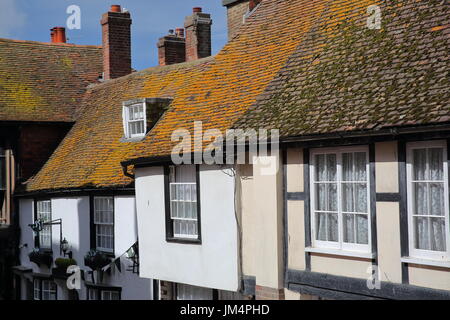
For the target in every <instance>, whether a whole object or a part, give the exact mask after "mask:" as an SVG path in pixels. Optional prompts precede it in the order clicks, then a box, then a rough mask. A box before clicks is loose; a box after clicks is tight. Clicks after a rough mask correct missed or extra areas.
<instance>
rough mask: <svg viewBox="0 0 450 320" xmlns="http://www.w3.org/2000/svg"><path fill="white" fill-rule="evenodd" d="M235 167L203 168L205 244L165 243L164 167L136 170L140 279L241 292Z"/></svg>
mask: <svg viewBox="0 0 450 320" xmlns="http://www.w3.org/2000/svg"><path fill="white" fill-rule="evenodd" d="M234 187H235V185H234V176H233V172H232V170H231V169H230V168H226V169H223V168H221V167H219V166H203V165H202V166H200V211H201V237H202V244H201V245H197V244H181V243H171V242H167V241H166V231H165V230H166V225H165V219H166V218H165V203H164V170H163V167H148V168H139V169H136V201H137V212H138V230H139V245H140V248H139V249H140V275H141V277H146V278H153V279H159V280H166V281H172V282H178V283H185V284H189V285H194V286H199V287H207V288H215V289H222V290H229V291H237V290H238V234H237V226H236V218H235V211H234Z"/></svg>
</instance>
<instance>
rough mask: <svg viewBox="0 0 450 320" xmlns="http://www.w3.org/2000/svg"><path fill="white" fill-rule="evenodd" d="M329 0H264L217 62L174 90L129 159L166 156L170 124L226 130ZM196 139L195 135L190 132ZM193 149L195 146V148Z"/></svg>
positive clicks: (280, 64)
mask: <svg viewBox="0 0 450 320" xmlns="http://www.w3.org/2000/svg"><path fill="white" fill-rule="evenodd" d="M328 3H330V1H308V0H292V1H285V0H271V1H269V0H265V1H262V3H261V5H260V7H259V8H258V10H256V12H255V13H253V15H252V16H250V17H249V18H248V20H247V21H246V24H245V25H244V26H243V27H242V28H241V29H240V32H239V34H238V35H237V36H236V37H235V38H233V40H232V41H231V42H229V43H228V44H227V45H226V46H225V47H224V48H223V49H222V51H221V52H220V53H219V54H218V55H217V56H216V57H215V62H214V64H213V65H212V66H211V68H209V69H208V70H207V71H206V72H204V73H202V74H201V75H199V77H198V79H197V81H195V82H194V83H193V84H192V85H191V86H189V87H183V88H182V89H181V90H179V91H178V92H177V95H176V97H175V99H174V101H173V103H172V106H171V108H170V109H169V110H168V111H167V112H166V114H165V115H164V118H163V120H162V121H160V122H159V123H158V125H157V126H155V128H154V129H153V130H152V131H151V132H150V133H149V134H148V136H147V137H146V139H145V140H144V141H142V142H140V143H137V144H136V147H135V152H134V154H133V157H132V158H141V157H156V156H165V155H170V153H171V150H172V148H173V146H174V145H175V144H176V142H172V141H171V134H172V131H173V130H174V129H187V130H189V132H191V133H192V134H193V124H194V121H201V122H202V124H203V130H204V131H205V130H208V129H218V130H220V131H222V132H224V131H225V130H226V129H228V128H230V127H231V126H232V124H233V123H234V122H235V121H236V120H237V119H238V118H239V117H240V116H241V115H242V114H243V113H244V112H245V111H246V110H247V109H248V108H249V107H250V106H251V105H252V104H253V103H255V101H256V99H257V97H258V96H259V95H260V94H261V93H263V92H264V90H265V88H266V86H267V84H268V83H269V82H270V80H271V79H273V78H274V77H275V75H276V74H277V72H278V71H279V69H280V68H281V67H282V66H283V65H284V64H285V62H286V60H287V58H288V57H289V55H290V54H291V53H292V52H293V51H294V50H295V48H296V47H297V46H298V45H299V44H300V43H301V42H302V40H303V39H304V36H305V34H306V33H307V32H308V31H309V30H310V29H311V27H312V26H313V25H314V23H315V22H316V20H317V19H318V18H319V17H320V15H321V13H322V11H323V10H324V9H325V8H326V4H328ZM193 139H199V137H193ZM192 151H199V150H195V149H193V150H192Z"/></svg>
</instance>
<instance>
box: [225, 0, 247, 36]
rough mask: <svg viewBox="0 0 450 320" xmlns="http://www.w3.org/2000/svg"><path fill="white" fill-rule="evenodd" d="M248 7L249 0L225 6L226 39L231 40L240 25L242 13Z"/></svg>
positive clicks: (245, 11)
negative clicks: (226, 20)
mask: <svg viewBox="0 0 450 320" xmlns="http://www.w3.org/2000/svg"><path fill="white" fill-rule="evenodd" d="M248 8H249V0H242V1H238V2H236V3H233V4H232V5H230V6H228V7H227V19H228V40H231V39H232V38H233V37H234V36H235V35H236V32H237V31H238V30H239V28H240V27H241V26H242V23H243V17H244V14H245V13H247V11H248Z"/></svg>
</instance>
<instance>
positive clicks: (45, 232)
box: [36, 200, 53, 250]
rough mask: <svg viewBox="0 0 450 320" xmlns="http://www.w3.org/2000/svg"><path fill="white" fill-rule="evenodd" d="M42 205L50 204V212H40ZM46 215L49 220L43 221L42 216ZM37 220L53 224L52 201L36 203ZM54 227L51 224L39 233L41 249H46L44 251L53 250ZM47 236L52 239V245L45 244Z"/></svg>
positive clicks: (45, 225) (46, 225)
mask: <svg viewBox="0 0 450 320" xmlns="http://www.w3.org/2000/svg"><path fill="white" fill-rule="evenodd" d="M41 203H48V208H49V211H41V210H39V207H40V204H41ZM42 213H45V214H48V215H49V219H47V220H43V219H41V214H42ZM36 220H42V222H43V223H46V222H51V221H52V201H51V200H37V201H36ZM52 231H53V230H52V225H51V224H44V225H43V226H42V230H41V231H40V232H39V249H44V250H51V249H52V242H53V239H52ZM45 236H48V237H49V239H50V244H48V245H47V244H45V245H44V244H43V241H42V240H43V238H44V237H45Z"/></svg>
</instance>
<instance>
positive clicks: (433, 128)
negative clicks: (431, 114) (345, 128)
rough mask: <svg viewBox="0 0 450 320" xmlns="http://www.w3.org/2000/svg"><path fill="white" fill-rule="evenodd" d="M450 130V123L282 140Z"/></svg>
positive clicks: (296, 140)
mask: <svg viewBox="0 0 450 320" xmlns="http://www.w3.org/2000/svg"><path fill="white" fill-rule="evenodd" d="M445 130H450V123H444V124H436V125H429V126H414V127H392V128H389V129H382V130H376V131H375V130H373V131H354V132H348V133H347V132H335V133H329V134H319V135H301V136H294V137H286V138H281V139H280V140H281V143H289V142H310V141H320V140H330V139H336V138H363V137H380V136H399V135H403V134H414V133H430V132H442V131H445Z"/></svg>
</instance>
